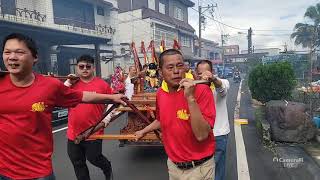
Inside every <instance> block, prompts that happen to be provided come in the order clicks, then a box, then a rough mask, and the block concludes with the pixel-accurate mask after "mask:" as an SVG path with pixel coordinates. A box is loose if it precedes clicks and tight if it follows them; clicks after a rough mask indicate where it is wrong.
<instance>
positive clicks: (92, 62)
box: [77, 54, 94, 64]
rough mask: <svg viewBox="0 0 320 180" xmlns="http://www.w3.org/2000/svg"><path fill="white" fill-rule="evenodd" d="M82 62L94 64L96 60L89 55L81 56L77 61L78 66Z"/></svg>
mask: <svg viewBox="0 0 320 180" xmlns="http://www.w3.org/2000/svg"><path fill="white" fill-rule="evenodd" d="M80 61H85V62H87V63H91V64H94V58H93V57H92V56H90V55H89V54H84V55H81V56H80V57H79V58H78V59H77V64H78V63H79V62H80Z"/></svg>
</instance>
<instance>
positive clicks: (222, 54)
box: [221, 34, 224, 72]
mask: <svg viewBox="0 0 320 180" xmlns="http://www.w3.org/2000/svg"><path fill="white" fill-rule="evenodd" d="M223 36H224V35H223V34H221V48H222V53H221V58H222V70H223V72H224V47H223V44H224V39H223Z"/></svg>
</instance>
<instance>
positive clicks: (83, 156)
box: [65, 55, 112, 180]
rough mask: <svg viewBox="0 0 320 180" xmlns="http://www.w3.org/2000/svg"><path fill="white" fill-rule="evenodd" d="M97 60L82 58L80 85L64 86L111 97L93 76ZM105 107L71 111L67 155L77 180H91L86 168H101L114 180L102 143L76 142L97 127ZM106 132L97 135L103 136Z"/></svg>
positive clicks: (87, 106) (82, 106) (78, 68)
mask: <svg viewBox="0 0 320 180" xmlns="http://www.w3.org/2000/svg"><path fill="white" fill-rule="evenodd" d="M94 71H95V68H94V59H93V57H91V56H90V55H82V56H80V57H79V58H78V59H77V66H76V73H77V75H78V76H79V77H80V79H79V80H78V81H76V82H75V81H71V80H69V79H68V80H67V81H66V82H65V85H67V86H69V87H71V88H72V89H74V90H78V91H89V92H95V93H102V94H112V90H111V88H110V86H109V85H108V84H107V83H106V82H105V81H104V80H102V79H100V78H98V77H95V76H94ZM104 109H105V105H104V104H79V105H77V106H76V107H74V108H70V109H69V118H68V131H67V136H68V155H69V158H70V160H71V162H72V164H73V167H74V171H75V173H76V176H77V179H78V180H90V175H89V170H88V167H87V164H86V160H88V161H89V162H90V163H91V164H93V165H95V166H97V167H99V168H100V169H101V170H102V171H103V173H104V175H105V177H106V180H109V179H110V178H111V174H112V173H111V172H112V169H111V163H110V162H109V161H108V159H107V158H106V157H105V156H104V155H102V140H87V141H82V142H80V144H75V143H74V140H75V138H76V137H77V136H78V135H79V134H80V133H81V132H83V131H85V130H86V129H87V128H89V127H91V126H92V125H94V124H96V123H97V122H98V121H99V120H100V118H101V117H102V115H103V112H104ZM103 133H104V132H103V129H101V130H100V131H98V132H97V133H96V134H103Z"/></svg>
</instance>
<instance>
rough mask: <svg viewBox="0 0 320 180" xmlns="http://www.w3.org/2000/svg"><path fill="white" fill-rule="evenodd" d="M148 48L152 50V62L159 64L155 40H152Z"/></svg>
mask: <svg viewBox="0 0 320 180" xmlns="http://www.w3.org/2000/svg"><path fill="white" fill-rule="evenodd" d="M148 49H150V50H151V59H152V60H151V63H156V64H158V59H157V55H156V49H155V47H154V41H153V40H151V41H150V44H149V47H148Z"/></svg>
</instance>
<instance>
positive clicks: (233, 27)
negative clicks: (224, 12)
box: [191, 7, 292, 31]
mask: <svg viewBox="0 0 320 180" xmlns="http://www.w3.org/2000/svg"><path fill="white" fill-rule="evenodd" d="M191 9H192V10H194V11H196V12H199V11H198V10H197V9H195V8H193V7H191ZM204 16H206V17H207V18H209V19H211V20H213V21H216V22H217V23H219V24H222V25H224V26H227V27H229V28H232V29H237V30H241V31H247V29H243V28H239V27H235V26H232V25H228V24H225V23H223V22H221V21H222V18H221V21H219V20H216V19H214V18H212V17H210V16H207V15H204ZM254 31H292V30H289V29H254Z"/></svg>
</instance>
